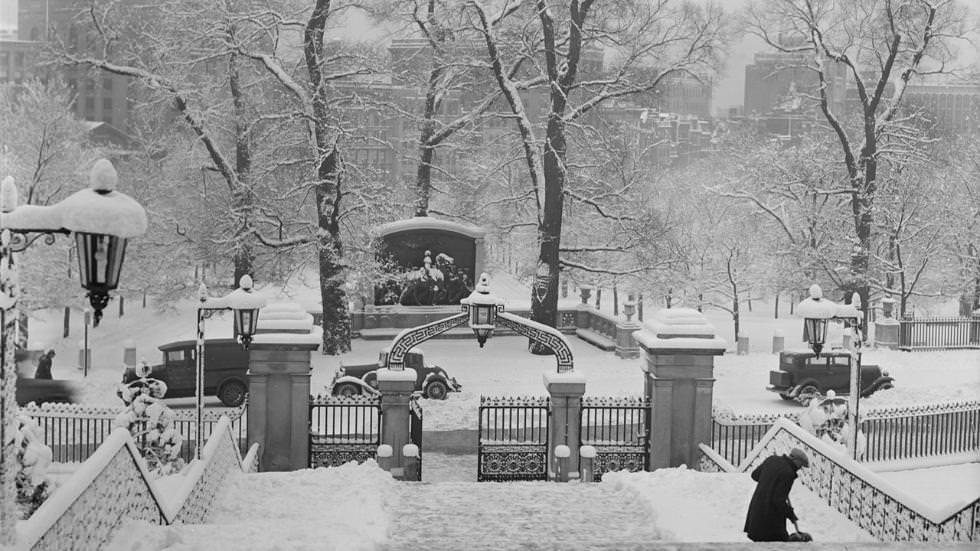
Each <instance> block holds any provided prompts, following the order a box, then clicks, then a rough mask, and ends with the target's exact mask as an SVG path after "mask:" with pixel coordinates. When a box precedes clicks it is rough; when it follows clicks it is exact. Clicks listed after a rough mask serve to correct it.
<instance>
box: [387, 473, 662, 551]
mask: <svg viewBox="0 0 980 551" xmlns="http://www.w3.org/2000/svg"><path fill="white" fill-rule="evenodd" d="M397 494H398V498H399V501H400V503H401V504H400V505H395V504H394V503H392V504H390V505H389V506H392V507H393V508H394V510H396V511H398V513H396V514H395V515H394V518H393V519H392V524H391V530H390V539H389V542H388V543H387V544H386V545H384V546H382V549H390V550H395V549H430V550H440V549H446V550H450V549H452V550H459V549H467V550H483V549H486V550H494V551H499V550H500V549H539V548H542V544H546V545H545V548H548V549H552V548H555V549H558V548H560V549H563V550H574V549H629V548H633V547H635V546H637V545H642V544H644V543H649V542H651V541H655V540H657V539H660V534H658V533H657V531H656V529H655V528H654V523H653V522H652V519H651V517H650V513H649V509H648V507H647V506H646V504H645V503H644V502H643V501H642V500H640V499H638V498H637V496H636V494H635V493H634V492H631V491H628V490H617V489H615V488H614V487H613V486H612V485H609V484H574V483H573V484H557V483H547V482H508V483H489V482H483V483H476V482H443V483H426V482H422V483H414V484H403V485H401V486H399V487H398V488H397Z"/></svg>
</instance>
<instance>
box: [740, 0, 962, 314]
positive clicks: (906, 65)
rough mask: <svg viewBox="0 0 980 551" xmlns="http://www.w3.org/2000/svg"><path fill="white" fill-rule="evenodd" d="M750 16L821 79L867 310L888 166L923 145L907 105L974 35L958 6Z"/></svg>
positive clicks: (754, 11) (935, 1)
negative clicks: (840, 79)
mask: <svg viewBox="0 0 980 551" xmlns="http://www.w3.org/2000/svg"><path fill="white" fill-rule="evenodd" d="M747 16H748V21H749V29H750V32H753V33H755V34H757V35H758V36H760V37H761V38H762V39H763V40H764V41H765V42H766V43H767V44H769V45H770V46H772V47H773V48H776V49H777V50H779V51H781V52H786V53H796V54H803V55H805V56H806V57H805V60H806V63H807V64H808V66H809V67H810V68H811V69H812V70H813V71H814V73H815V74H816V76H817V79H818V82H819V87H818V97H817V100H818V102H819V106H820V111H821V113H822V114H823V118H824V120H825V121H826V123H827V125H828V126H829V127H830V129H831V130H832V132H833V135H834V136H835V138H836V140H837V142H838V144H839V146H840V153H841V157H842V161H843V164H844V168H845V170H846V171H847V178H848V180H847V189H848V192H849V199H850V200H849V206H850V215H851V217H852V219H853V222H852V225H853V237H854V247H853V250H852V252H851V255H850V263H849V268H850V278H851V279H852V280H853V283H852V286H853V287H854V288H855V289H856V290H857V291H858V292H859V293H860V296H861V300H862V301H863V302H864V303H865V304H867V303H868V302H867V301H868V299H869V292H870V286H871V282H870V265H869V263H870V260H871V256H872V254H873V252H874V248H875V244H874V240H875V235H874V233H875V226H876V224H875V200H876V198H877V196H878V194H879V191H880V190H879V182H878V170H879V164H880V163H881V162H882V160H883V159H884V158H886V157H887V156H889V155H897V156H902V155H910V154H915V153H916V151H917V150H918V148H919V147H920V146H921V140H920V139H919V138H920V136H921V134H920V133H919V132H918V131H917V129H916V128H915V126H914V125H912V124H910V121H911V119H910V116H909V115H908V114H907V113H905V112H903V110H902V105H903V100H904V99H905V94H906V90H907V89H908V86H909V84H910V83H911V82H913V80H914V79H916V78H917V77H919V76H920V75H923V74H930V73H940V72H946V71H948V69H949V68H948V65H947V64H948V62H949V61H950V60H951V59H952V57H953V56H952V51H951V48H952V43H953V42H954V41H955V39H957V38H959V37H962V36H964V33H965V30H966V29H965V25H964V22H965V21H966V19H965V17H964V12H963V9H962V6H960V5H958V4H957V3H956V2H955V1H953V0H886V1H880V0H854V1H852V2H835V1H833V0H777V1H775V2H758V3H755V4H753V5H752V6H751V7H750V8H749V10H748V14H747ZM835 66H837V67H842V68H843V69H844V72H845V74H846V79H845V80H846V81H847V82H848V83H849V84H853V85H854V87H855V89H856V92H857V106H856V108H854V109H848V108H846V107H845V108H844V109H843V110H842V111H840V110H838V111H835V109H837V108H835V107H834V106H833V105H832V102H831V100H830V94H831V87H832V86H833V85H834V84H833V83H832V82H831V81H832V73H833V70H834V68H835ZM867 315H868V310H865V316H867ZM865 321H866V320H865ZM865 326H866V324H865Z"/></svg>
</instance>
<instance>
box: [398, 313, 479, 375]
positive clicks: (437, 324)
mask: <svg viewBox="0 0 980 551" xmlns="http://www.w3.org/2000/svg"><path fill="white" fill-rule="evenodd" d="M468 317H469V314H467V313H466V312H462V313H460V314H456V315H455V316H450V317H448V318H443V319H441V320H436V321H434V322H432V323H427V324H425V325H420V326H418V327H413V328H411V329H407V330H405V331H404V332H402V333H399V334H398V336H397V337H395V340H394V341H393V342H392V343H391V352H389V353H388V362H387V363H388V368H389V369H398V370H400V369H404V368H405V354H407V353H408V351H409V350H411V349H412V347H414V346H416V345H418V344H421V343H423V342H425V341H427V340H429V339H431V338H432V337H435V336H436V335H440V334H442V333H445V332H446V331H449V330H450V329H452V328H454V327H458V326H460V325H463V324H464V323H466V320H467V318H468Z"/></svg>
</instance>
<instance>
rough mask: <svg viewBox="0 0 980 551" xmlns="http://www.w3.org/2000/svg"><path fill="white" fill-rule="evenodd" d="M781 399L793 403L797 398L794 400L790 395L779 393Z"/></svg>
mask: <svg viewBox="0 0 980 551" xmlns="http://www.w3.org/2000/svg"><path fill="white" fill-rule="evenodd" d="M779 397H780V398H782V399H783V400H786V401H788V402H792V401H793V400H795V398H793V397H792V396H790V395H789V394H786V393H784V392H780V393H779Z"/></svg>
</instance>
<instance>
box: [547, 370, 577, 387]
mask: <svg viewBox="0 0 980 551" xmlns="http://www.w3.org/2000/svg"><path fill="white" fill-rule="evenodd" d="M541 378H542V380H543V381H544V384H545V387H547V386H548V385H552V384H556V383H562V384H583V385H584V384H585V383H586V379H585V376H584V375H582V374H581V373H577V372H575V371H565V372H563V373H555V372H552V371H549V372H546V373H545V374H544V375H542V376H541Z"/></svg>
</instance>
